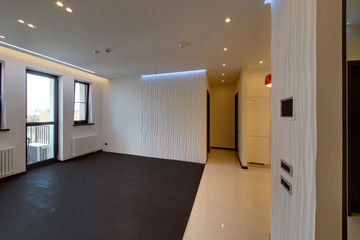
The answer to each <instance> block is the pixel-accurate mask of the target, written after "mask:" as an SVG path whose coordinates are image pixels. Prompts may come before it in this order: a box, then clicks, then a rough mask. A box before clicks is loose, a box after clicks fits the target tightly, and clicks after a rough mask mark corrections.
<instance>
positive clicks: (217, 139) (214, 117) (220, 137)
mask: <svg viewBox="0 0 360 240" xmlns="http://www.w3.org/2000/svg"><path fill="white" fill-rule="evenodd" d="M234 92H235V84H232V83H229V84H226V83H224V84H212V85H211V94H210V146H211V147H221V148H231V149H234V148H235V110H234V109H235V93H234Z"/></svg>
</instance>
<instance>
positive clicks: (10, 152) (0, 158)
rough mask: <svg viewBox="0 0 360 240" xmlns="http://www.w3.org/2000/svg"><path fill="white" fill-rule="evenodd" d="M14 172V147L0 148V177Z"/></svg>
mask: <svg viewBox="0 0 360 240" xmlns="http://www.w3.org/2000/svg"><path fill="white" fill-rule="evenodd" d="M13 174H14V147H6V148H0V178H3V177H7V176H10V175H13Z"/></svg>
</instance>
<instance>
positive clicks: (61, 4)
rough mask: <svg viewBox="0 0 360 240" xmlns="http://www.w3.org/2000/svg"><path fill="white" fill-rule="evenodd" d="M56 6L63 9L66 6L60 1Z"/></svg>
mask: <svg viewBox="0 0 360 240" xmlns="http://www.w3.org/2000/svg"><path fill="white" fill-rule="evenodd" d="M56 5H58V6H59V7H63V6H64V4H63V3H62V2H60V1H57V2H56Z"/></svg>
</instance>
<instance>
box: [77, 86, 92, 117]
mask: <svg viewBox="0 0 360 240" xmlns="http://www.w3.org/2000/svg"><path fill="white" fill-rule="evenodd" d="M89 89H90V84H89V83H86V82H80V81H75V103H74V124H88V123H89V122H88V119H89Z"/></svg>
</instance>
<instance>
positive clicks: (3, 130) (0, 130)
mask: <svg viewBox="0 0 360 240" xmlns="http://www.w3.org/2000/svg"><path fill="white" fill-rule="evenodd" d="M8 131H10V129H7V128H4V129H0V132H8Z"/></svg>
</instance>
